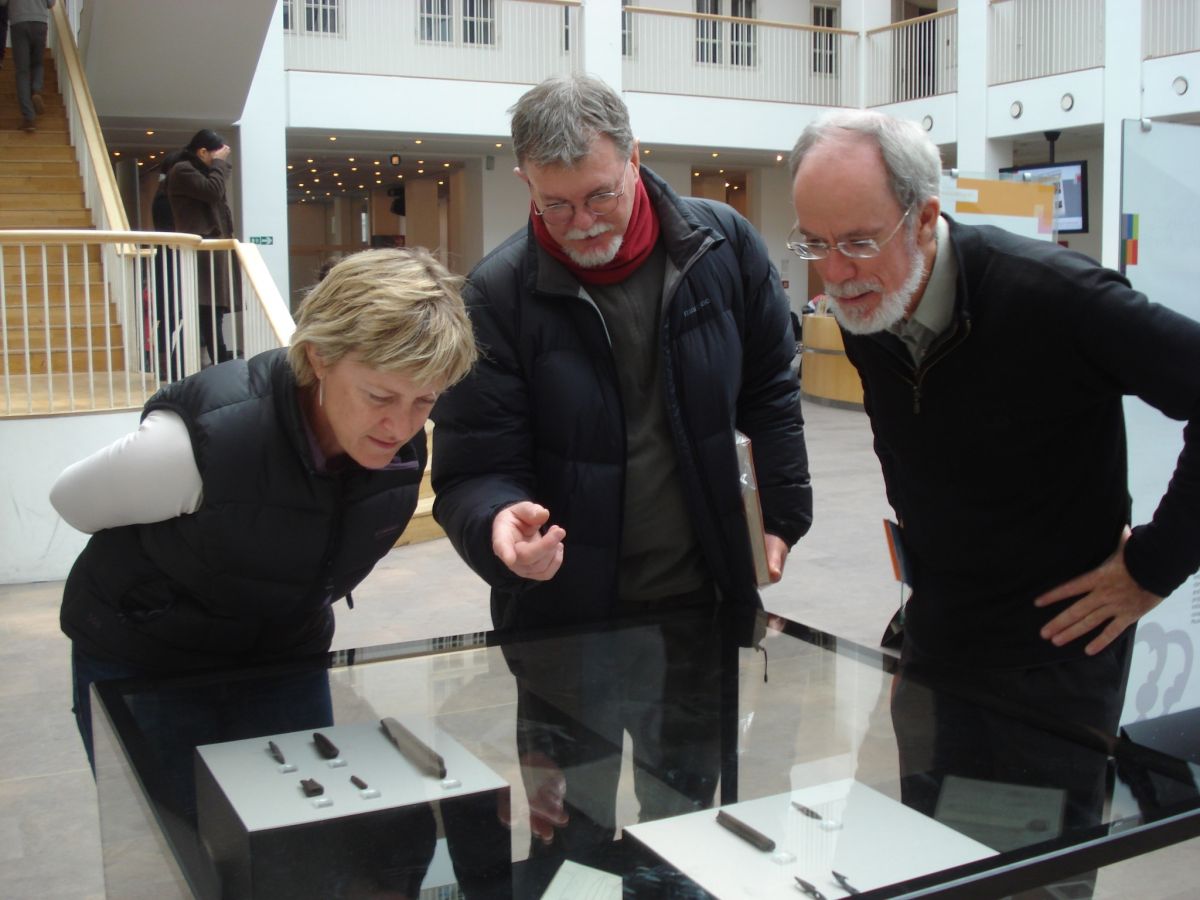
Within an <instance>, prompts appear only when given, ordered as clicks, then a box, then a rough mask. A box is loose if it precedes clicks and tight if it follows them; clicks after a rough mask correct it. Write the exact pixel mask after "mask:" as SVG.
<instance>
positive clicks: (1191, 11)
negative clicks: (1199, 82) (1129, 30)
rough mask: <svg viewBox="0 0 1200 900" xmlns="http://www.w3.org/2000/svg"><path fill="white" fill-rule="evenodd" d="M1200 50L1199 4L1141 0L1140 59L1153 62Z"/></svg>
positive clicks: (1165, 0) (1178, 0) (1184, 1)
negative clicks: (1162, 57)
mask: <svg viewBox="0 0 1200 900" xmlns="http://www.w3.org/2000/svg"><path fill="white" fill-rule="evenodd" d="M1197 50H1200V3H1197V2H1196V0H1142V57H1143V58H1144V59H1155V58H1156V57H1159V56H1174V55H1175V54H1177V53H1194V52H1196V51H1197Z"/></svg>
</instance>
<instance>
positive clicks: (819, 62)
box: [622, 6, 858, 107]
mask: <svg viewBox="0 0 1200 900" xmlns="http://www.w3.org/2000/svg"><path fill="white" fill-rule="evenodd" d="M624 17H625V18H624V28H623V34H622V53H623V55H624V71H623V79H624V80H623V84H624V88H625V90H630V91H646V92H648V94H686V95H690V96H700V97H730V98H734V100H766V101H775V102H781V103H812V104H818V106H832V107H836V106H858V34H857V32H854V31H844V30H840V29H832V28H816V26H812V25H793V24H787V23H781V22H766V20H763V19H742V18H732V17H726V16H702V14H694V13H684V12H673V11H670V10H652V8H648V7H643V6H630V7H626V8H625V10H624Z"/></svg>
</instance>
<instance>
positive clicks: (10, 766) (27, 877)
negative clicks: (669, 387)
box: [0, 404, 1200, 900]
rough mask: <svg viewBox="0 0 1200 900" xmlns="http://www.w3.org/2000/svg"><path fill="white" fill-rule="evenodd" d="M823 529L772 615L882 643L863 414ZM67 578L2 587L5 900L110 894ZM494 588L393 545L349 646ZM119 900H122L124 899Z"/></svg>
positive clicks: (878, 539)
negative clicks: (80, 717) (76, 674)
mask: <svg viewBox="0 0 1200 900" xmlns="http://www.w3.org/2000/svg"><path fill="white" fill-rule="evenodd" d="M806 416H807V419H808V445H809V453H810V457H811V467H812V472H813V484H814V486H815V489H816V516H815V517H816V524H815V525H814V528H813V531H812V533H811V534H810V535H809V536H808V537H807V538H805V539H804V540H803V541H802V542H801V543H800V545H799V546H798V547H797V549H796V550H795V551H794V552H793V554H792V556H791V558H790V559H789V560H788V565H787V570H786V572H785V576H784V579H783V581H782V582H781V583H780V584H778V585H774V586H772V587H770V588H768V589H767V590H766V591H765V592H764V602H765V603H766V606H767V608H768V609H769V610H771V611H774V612H778V613H780V614H782V615H784V616H787V617H789V618H793V619H796V620H798V621H801V622H804V623H806V624H809V625H812V626H814V627H817V628H820V629H822V630H825V631H829V632H832V633H834V634H837V635H840V636H843V637H846V638H849V639H851V640H854V641H857V642H860V643H863V644H867V645H870V646H875V645H876V644H877V642H878V639H879V636H880V634H881V633H882V631H883V628H884V625H885V624H886V622H887V621H888V618H889V617H890V616H891V614H892V612H893V610H894V609H895V605H896V601H897V599H898V592H897V587H896V584H895V582H894V581H892V578H891V569H890V564H889V562H888V560H887V555H886V551H885V549H884V545H883V532H882V528H881V525H880V521H881V519H882V518H883V517H884V516H885V515H887V514H888V512H889V510H888V507H887V504H886V501H885V500H884V497H883V488H882V481H881V479H880V477H879V470H878V465H877V463H876V462H875V458H874V456H873V454H872V452H871V446H870V431H869V428H868V426H867V423H866V419H865V417H864V416H863V415H862V413H858V412H852V411H845V410H834V409H828V408H826V407H821V406H816V405H814V404H809V405H808V406H807V407H806ZM61 589H62V585H61V583H56V582H52V583H44V584H28V585H11V586H0V722H3V723H4V728H3V732H2V733H0V896H3V897H4V898H7V900H24V898H45V897H53V898H60V900H76V898H100V897H103V896H104V884H103V877H102V874H101V866H100V846H99V837H98V826H97V813H96V804H95V794H94V790H93V785H92V782H91V776H90V773H89V772H88V769H87V764H86V761H85V759H84V755H83V751H82V749H81V748H80V745H79V740H78V736H77V735H76V733H75V726H74V722H73V720H72V718H71V714H70V699H69V698H70V684H69V666H68V643H67V640H66V638H64V637H63V636H62V634H61V633H60V632H59V630H58V618H57V613H58V601H59V595H60V593H61ZM488 625H489V621H488V612H487V593H486V590H485V589H484V586H483V585H482V583H480V582H479V581H478V580H477V579H476V577H475V576H474V575H473V574H472V573H471V572H470V571H469V570H468V569H467V568H466V567H465V566H464V565H463V564H462V563H461V562H459V560H458V558H457V556H455V554H454V552H453V550H451V548H450V547H449V545H448V544H447V542H446V541H444V540H441V541H435V542H431V543H426V544H419V545H415V546H411V547H405V548H402V549H400V550H396V551H394V552H393V553H391V554H390V555H389V557H388V558H387V559H386V560H384V561H383V562H382V563H381V564H380V565H379V566H378V567H377V568H376V570H375V572H374V573H372V575H371V576H370V577H369V578H368V579H367V581H366V582H364V584H363V585H362V586H361V587H360V589H359V590H357V591H355V608H354V609H353V610H352V611H347V610H345V609H344V608H343V607H341V606H339V620H338V635H337V638H336V640H335V646H336V647H339V648H345V647H357V646H367V645H371V644H380V643H390V642H394V641H400V640H408V639H414V638H422V637H431V636H436V635H447V634H455V633H462V632H469V631H482V630H486V629H487V628H488ZM1198 850H1200V840H1195V841H1192V842H1190V843H1187V844H1183V845H1180V846H1178V847H1174V848H1170V849H1168V850H1165V851H1159V852H1157V853H1154V854H1150V855H1147V856H1145V857H1141V858H1139V859H1136V860H1132V861H1130V862H1127V863H1124V864H1121V865H1119V866H1113V867H1110V868H1108V869H1105V870H1103V871H1102V873H1101V876H1100V881H1099V885H1098V892H1097V896H1099V897H1103V898H1117V897H1129V896H1138V897H1151V898H1175V897H1178V898H1185V897H1186V898H1192V897H1195V896H1197V890H1196V887H1195V875H1194V871H1195V859H1196V857H1193V856H1192V855H1191V854H1193V853H1196V852H1197V851H1198ZM114 900H122V898H114Z"/></svg>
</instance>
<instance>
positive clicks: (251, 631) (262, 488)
mask: <svg viewBox="0 0 1200 900" xmlns="http://www.w3.org/2000/svg"><path fill="white" fill-rule="evenodd" d="M155 409H168V410H171V411H173V412H175V413H178V414H179V415H180V416H181V417H182V418H183V421H184V422H185V423H186V424H187V427H188V430H189V431H190V433H191V436H192V448H193V451H194V452H195V455H196V465H197V467H198V468H199V470H200V476H201V478H202V480H203V486H204V497H203V500H202V502H201V506H200V508H199V509H198V510H197V511H196V512H195V513H194V514H192V515H186V516H180V517H178V518H174V519H169V520H167V521H165V522H158V523H155V524H152V525H131V526H125V527H121V528H113V529H108V530H105V531H100V532H98V533H96V534H95V535H93V536H92V539H91V540H90V541H89V542H88V545H87V547H86V548H85V549H84V551H83V553H82V554H80V556H79V559H78V560H77V561H76V563H75V565H74V567H73V568H72V570H71V574H70V576H69V577H68V579H67V584H66V589H65V591H64V594H63V606H62V613H61V622H62V629H63V631H64V632H66V634H67V636H68V637H70V638H71V639H72V640H73V641H75V642H76V643H77V644H78V645H79V647H80V649H82V650H84V651H85V652H87V653H90V654H92V655H94V656H98V657H100V658H103V659H109V660H116V661H120V662H125V663H128V664H130V665H134V666H139V667H145V668H149V669H155V670H161V671H176V670H184V669H192V668H199V667H205V666H212V665H221V664H228V663H248V662H257V661H261V660H264V659H272V658H279V657H284V656H299V655H303V654H308V653H320V652H323V651H325V650H327V649H328V647H329V643H330V640H331V638H332V636H333V612H332V610H331V609H330V605H331V604H332V603H333V602H334V601H335V600H337V599H338V598H340V597H344V596H345V595H346V594H347V593H348V592H349V591H350V590H352V589H353V588H354V586H355V585H357V584H358V583H359V582H360V581H362V579H363V578H364V577H365V576H366V575H367V573H369V572H370V571H371V569H372V567H373V566H374V565H375V563H376V562H378V561H379V559H380V557H382V556H383V555H384V554H385V553H387V552H388V550H389V549H391V547H392V546H393V544H394V543H395V541H396V538H397V537H398V536H399V534H400V532H401V531H402V530H403V528H404V526H405V525H406V524H407V522H408V520H409V518H410V517H411V516H412V513H413V510H414V509H415V508H416V503H417V489H418V483H419V481H420V476H421V471H422V470H423V469H424V466H425V435H424V432H423V431H422V432H420V433H418V435H417V437H416V438H414V439H413V440H412V441H411V442H409V443H408V444H407V445H405V446H404V447H403V448H401V451H400V454H399V458H400V459H401V460H404V461H411V463H412V465H411V467H408V468H404V469H399V470H393V469H388V470H369V469H363V468H362V467H360V466H358V465H356V464H354V463H353V462H348V463H347V465H346V466H345V467H343V468H341V469H340V470H338V471H337V472H336V473H332V474H322V473H319V472H316V471H315V470H314V468H313V462H312V452H311V450H310V446H309V440H308V436H307V432H306V430H305V428H304V424H303V421H302V419H301V416H300V407H299V404H298V398H297V392H296V383H295V379H294V377H293V375H292V371H291V368H290V367H289V366H288V363H287V359H286V356H285V351H283V350H273V351H269V352H267V353H263V354H260V355H259V356H256V357H254V358H253V359H251V360H249V361H242V360H235V361H233V362H229V363H225V364H223V365H220V366H215V367H213V368H210V369H206V370H205V371H203V372H201V373H200V374H198V375H195V376H192V377H191V378H188V379H185V380H184V381H181V382H177V383H175V384H172V385H169V386H168V387H165V388H163V389H162V390H161V391H159V392H158V393H157V394H155V395H154V397H152V398H151V399H150V401H149V402H148V403H147V404H146V408H145V413H149V412H150V411H151V410H155Z"/></svg>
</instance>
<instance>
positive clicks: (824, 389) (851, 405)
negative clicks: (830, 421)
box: [800, 315, 863, 409]
mask: <svg viewBox="0 0 1200 900" xmlns="http://www.w3.org/2000/svg"><path fill="white" fill-rule="evenodd" d="M803 321H804V336H803V338H802V341H803V343H804V357H803V359H802V361H801V364H800V391H801V393H802V394H803V396H804V398H805V399H806V400H812V401H815V402H816V403H823V404H825V405H826V406H838V407H843V408H846V409H862V405H863V392H862V381H861V380H860V379H859V377H858V372H857V371H856V370H855V368H854V366H852V365H851V364H850V360H848V359H846V347H845V345H844V344H843V343H842V332H841V329H839V328H838V324H837V320H836V319H835V318H834V317H833V316H819V315H807V316H804V319H803Z"/></svg>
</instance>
